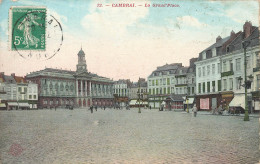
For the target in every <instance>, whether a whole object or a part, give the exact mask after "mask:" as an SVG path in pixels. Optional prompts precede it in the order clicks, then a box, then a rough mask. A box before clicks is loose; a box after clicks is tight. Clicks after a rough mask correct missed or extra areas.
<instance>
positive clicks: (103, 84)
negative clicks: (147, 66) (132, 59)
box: [26, 49, 113, 108]
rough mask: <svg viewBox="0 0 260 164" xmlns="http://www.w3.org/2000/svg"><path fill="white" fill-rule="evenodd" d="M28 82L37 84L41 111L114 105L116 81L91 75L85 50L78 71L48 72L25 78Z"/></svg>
mask: <svg viewBox="0 0 260 164" xmlns="http://www.w3.org/2000/svg"><path fill="white" fill-rule="evenodd" d="M26 79H27V80H29V81H31V82H33V83H36V84H38V91H39V92H38V94H39V101H38V107H39V108H54V107H64V106H66V105H72V106H74V107H89V106H91V105H93V106H106V107H108V106H112V105H113V81H112V80H110V79H109V78H106V77H101V76H98V75H97V74H93V73H90V72H88V70H87V64H86V59H85V53H84V51H83V50H82V49H81V50H80V51H79V52H78V64H77V66H76V71H68V70H62V69H53V68H45V69H43V70H40V71H36V72H32V73H30V74H28V75H26Z"/></svg>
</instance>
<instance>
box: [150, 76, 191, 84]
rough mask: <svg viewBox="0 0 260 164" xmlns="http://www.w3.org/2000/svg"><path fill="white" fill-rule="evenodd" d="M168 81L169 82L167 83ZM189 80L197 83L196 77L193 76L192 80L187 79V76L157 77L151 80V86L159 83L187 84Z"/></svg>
mask: <svg viewBox="0 0 260 164" xmlns="http://www.w3.org/2000/svg"><path fill="white" fill-rule="evenodd" d="M166 81H167V83H166ZM188 82H190V83H195V78H194V77H192V78H191V81H190V80H189V79H187V78H186V77H179V78H176V79H174V78H171V80H170V78H163V79H156V80H149V86H158V85H166V84H167V85H170V84H187V83H188Z"/></svg>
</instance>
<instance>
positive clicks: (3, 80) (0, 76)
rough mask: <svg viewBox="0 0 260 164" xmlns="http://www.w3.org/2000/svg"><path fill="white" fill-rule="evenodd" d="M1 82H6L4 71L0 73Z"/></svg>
mask: <svg viewBox="0 0 260 164" xmlns="http://www.w3.org/2000/svg"><path fill="white" fill-rule="evenodd" d="M0 82H5V79H4V74H3V73H0Z"/></svg>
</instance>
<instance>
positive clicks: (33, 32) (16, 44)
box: [9, 6, 46, 50]
mask: <svg viewBox="0 0 260 164" xmlns="http://www.w3.org/2000/svg"><path fill="white" fill-rule="evenodd" d="M45 27H46V8H45V7H28V6H19V7H15V6H14V7H11V8H10V11H9V30H10V31H9V42H10V43H9V44H10V47H11V50H45V49H46V39H45V34H46V28H45Z"/></svg>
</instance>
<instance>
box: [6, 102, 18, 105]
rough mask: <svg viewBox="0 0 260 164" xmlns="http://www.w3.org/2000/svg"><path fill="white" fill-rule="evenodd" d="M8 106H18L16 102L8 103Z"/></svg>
mask: <svg viewBox="0 0 260 164" xmlns="http://www.w3.org/2000/svg"><path fill="white" fill-rule="evenodd" d="M8 106H18V103H17V102H8Z"/></svg>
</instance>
